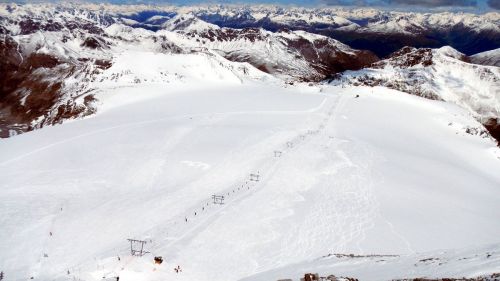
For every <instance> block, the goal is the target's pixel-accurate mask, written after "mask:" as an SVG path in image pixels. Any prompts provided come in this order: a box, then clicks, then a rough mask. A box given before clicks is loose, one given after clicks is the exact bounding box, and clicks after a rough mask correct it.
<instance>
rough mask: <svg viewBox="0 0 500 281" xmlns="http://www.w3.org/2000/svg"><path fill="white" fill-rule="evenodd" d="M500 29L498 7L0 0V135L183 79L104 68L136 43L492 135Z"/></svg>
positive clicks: (499, 74)
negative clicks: (410, 109)
mask: <svg viewBox="0 0 500 281" xmlns="http://www.w3.org/2000/svg"><path fill="white" fill-rule="evenodd" d="M499 26H500V15H499V14H498V13H489V14H484V15H472V14H462V13H460V14H453V13H441V14H418V13H391V12H382V11H377V10H361V9H356V10H340V9H302V8H289V9H283V8H279V7H271V6H251V7H240V6H227V7H226V6H208V7H202V6H196V7H170V6H164V7H151V6H126V5H125V6H113V5H108V6H102V5H91V4H85V5H83V4H82V5H63V6H57V5H15V4H1V5H0V37H1V40H0V67H1V69H2V71H3V73H2V75H1V77H0V83H1V92H0V136H1V137H9V136H11V135H13V134H17V133H22V132H26V131H30V130H33V129H36V128H41V127H43V126H45V125H52V124H57V123H60V122H63V121H64V120H67V119H72V118H77V117H83V116H87V115H91V114H94V113H95V112H96V111H97V110H98V107H97V104H98V103H99V97H98V94H97V93H98V92H99V91H100V89H101V88H102V85H104V84H106V83H108V82H110V83H111V82H113V81H122V82H123V81H125V80H126V81H132V82H134V83H140V82H141V81H147V80H155V79H157V80H158V81H163V82H165V81H168V82H169V83H170V82H174V81H177V82H179V81H184V80H185V79H187V78H189V76H190V75H192V73H189V72H186V73H184V74H182V75H181V73H180V72H175V73H173V74H172V73H171V74H172V75H170V74H168V75H167V74H165V73H166V72H165V73H164V72H161V73H162V74H161V75H160V74H158V73H152V74H151V73H150V74H151V75H152V76H151V75H150V76H151V77H148V75H149V74H148V75H146V74H145V73H141V72H140V71H142V70H139V69H132V70H126V71H125V70H123V71H121V72H119V73H117V72H113V71H112V70H109V69H110V68H111V69H113V65H114V64H115V63H116V60H117V57H120V54H122V53H123V52H124V51H126V50H127V51H129V50H135V49H138V50H141V51H146V52H151V53H168V54H178V55H186V56H187V55H189V56H191V55H199V56H202V57H203V59H202V61H204V63H208V64H207V65H204V66H203V67H206V68H207V69H211V70H212V71H213V73H223V72H224V73H225V72H226V71H230V72H231V73H233V74H231V75H234V77H238V79H242V78H241V77H253V78H252V79H264V77H272V78H273V79H274V78H277V79H278V80H279V81H282V82H285V83H297V82H311V83H323V82H325V81H331V82H332V83H344V82H345V83H348V84H351V85H369V86H377V85H379V86H386V87H389V88H395V89H398V90H401V91H405V92H408V93H411V94H416V95H420V96H423V97H427V98H432V99H440V100H445V101H450V102H453V103H456V104H459V105H460V106H462V107H465V108H467V109H469V110H470V112H471V113H472V114H473V115H474V116H475V117H476V118H477V119H478V120H479V121H481V122H482V123H483V124H485V125H486V126H487V128H488V129H489V130H490V133H491V134H492V135H493V136H495V137H496V138H497V139H499V137H498V123H499V122H498V120H500V119H499V118H500V113H499V112H498V105H499V104H500V97H498V93H499V83H500V82H499V79H500V72H499V70H498V67H497V66H498V65H499V57H500V56H499V52H498V48H499V47H500V27H499ZM443 45H450V46H451V47H450V46H447V47H442V48H441V49H435V48H434V47H441V46H443ZM423 47H425V48H423ZM433 48H434V49H433ZM480 51H481V53H478V54H476V55H473V56H469V55H470V54H474V53H476V52H480ZM483 51H484V52H483ZM184 67H185V68H186V69H189V68H190V67H192V66H191V65H189V66H187V65H185V66H184ZM181 69H182V67H181ZM259 70H260V71H259ZM166 71H167V72H168V69H167V70H166ZM148 73H149V72H148ZM266 75H267V76H266ZM186 77H187V78H186ZM265 79H270V78H265ZM457 81H458V82H457ZM127 83H129V82H127Z"/></svg>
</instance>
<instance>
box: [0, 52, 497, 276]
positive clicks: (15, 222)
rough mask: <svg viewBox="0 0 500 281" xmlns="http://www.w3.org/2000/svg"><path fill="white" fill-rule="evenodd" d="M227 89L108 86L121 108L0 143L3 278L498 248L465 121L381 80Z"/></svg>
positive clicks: (191, 271) (488, 182)
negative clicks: (363, 84) (135, 249)
mask: <svg viewBox="0 0 500 281" xmlns="http://www.w3.org/2000/svg"><path fill="white" fill-rule="evenodd" d="M138 59H140V58H138ZM123 63H126V62H123ZM120 64H122V63H120V62H117V63H115V64H114V66H119V65H120ZM123 68H125V67H123ZM235 85H236V86H232V85H225V86H224V85H221V84H218V85H217V86H214V85H212V86H210V87H208V86H206V85H205V84H202V83H199V84H198V85H196V86H195V88H192V89H186V90H183V89H177V90H173V89H175V87H167V86H165V85H153V84H145V83H141V84H138V85H136V86H135V87H125V88H115V89H111V88H110V89H108V90H107V91H106V93H105V94H106V96H108V97H110V98H115V99H116V101H117V100H121V99H122V98H128V97H133V98H136V100H135V101H132V102H129V103H122V104H119V103H115V102H114V101H111V100H108V101H104V102H105V103H108V104H110V105H114V106H111V107H108V108H107V109H106V110H105V111H103V112H101V113H100V114H97V115H95V117H93V118H88V119H83V120H77V121H75V122H69V123H65V124H62V125H60V126H54V127H47V128H44V129H42V130H37V131H34V132H31V133H29V134H23V135H20V136H15V137H13V138H9V139H5V140H2V141H1V143H0V174H2V181H1V182H0V190H1V191H2V192H0V200H1V202H4V204H1V205H0V208H1V209H0V223H1V225H2V231H0V241H1V243H0V267H1V268H2V270H3V271H4V272H5V276H6V278H7V279H6V280H11V279H13V280H22V279H28V278H31V277H33V278H34V279H35V280H72V279H77V280H86V281H91V280H103V278H104V279H105V280H106V279H108V280H112V279H113V278H115V277H116V276H120V280H122V281H123V280H125V281H126V280H134V281H140V280H166V279H169V280H217V281H221V280H222V281H224V280H238V279H240V278H244V277H246V276H251V275H254V274H257V273H259V272H264V271H267V270H271V269H275V268H278V267H281V266H286V265H289V264H295V263H298V262H302V261H304V260H310V259H315V258H320V257H322V256H325V255H328V254H330V253H349V254H350V253H353V254H367V253H373V254H399V255H405V254H410V253H413V252H423V251H432V250H436V249H441V248H449V249H454V248H461V247H466V246H467V247H475V246H477V245H483V244H489V243H498V233H499V231H500V228H499V227H500V226H499V224H498V223H497V222H498V218H499V216H500V213H499V209H498V208H497V203H498V201H499V200H500V189H499V188H498V187H499V186H500V176H499V174H498V173H497V172H496V171H497V170H498V167H499V166H500V159H499V157H500V155H499V151H498V148H496V147H495V144H494V142H493V141H492V140H491V139H489V138H487V137H486V138H484V137H481V136H478V135H471V134H467V133H466V132H465V129H466V128H480V126H481V125H480V124H479V123H478V122H477V121H475V120H474V119H473V118H471V116H470V115H469V114H468V113H467V112H466V111H464V110H462V109H460V108H458V107H456V106H453V105H450V104H447V103H444V102H438V101H431V100H427V99H422V98H419V97H415V96H410V95H407V94H404V93H400V92H396V91H393V90H388V89H386V88H375V89H373V93H372V92H371V91H372V89H370V88H360V87H356V88H346V89H342V88H338V87H333V88H332V87H330V86H326V87H325V88H324V89H323V90H322V91H321V92H320V91H318V90H319V89H318V88H314V87H313V88H303V89H302V90H301V89H300V88H298V87H293V88H290V89H288V90H287V89H283V88H281V87H272V86H269V85H268V84H260V85H259V84H254V85H240V84H238V83H237V84H235ZM103 94H104V93H103ZM356 95H359V97H358V98H356ZM429 134H431V135H432V137H429ZM274 151H281V152H282V155H281V157H275V153H274ZM251 173H255V174H259V175H260V177H259V181H258V182H254V181H250V177H249V174H251ZM212 194H219V195H225V196H226V200H225V204H224V205H222V206H220V205H214V204H212V203H211V196H212ZM127 238H136V239H144V240H146V241H148V243H147V244H146V250H147V251H149V252H151V253H149V254H146V255H145V256H143V257H133V256H130V253H129V245H128V242H127V240H126V239H127ZM481 251H482V250H478V252H481ZM494 251H495V252H496V251H497V250H494ZM20 253H22V254H20ZM154 256H162V257H163V258H164V263H162V264H161V265H155V264H154V263H153V257H154ZM495 258H496V255H495ZM463 262H464V263H468V261H467V260H464V261H463ZM177 265H179V266H180V267H181V268H182V270H183V271H182V273H180V274H176V273H175V272H174V271H173V268H174V267H176V266H177ZM478 266H480V264H479V263H478ZM402 268H403V269H401V270H404V265H402ZM487 268H489V267H484V269H485V270H486V269H487ZM298 269H299V267H297V270H298ZM418 269H419V268H416V269H415V270H416V272H417V273H418ZM423 272H424V273H425V272H429V271H423ZM464 272H465V271H464ZM292 273H293V275H295V271H294V272H290V274H292ZM417 273H415V274H417ZM425 274H426V275H427V273H425ZM467 274H468V275H472V274H475V272H473V271H468V273H467ZM412 276H414V275H412ZM429 276H432V275H431V274H430V273H429ZM285 277H292V276H290V275H288V274H287V275H286V276H285Z"/></svg>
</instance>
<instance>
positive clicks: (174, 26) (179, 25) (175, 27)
mask: <svg viewBox="0 0 500 281" xmlns="http://www.w3.org/2000/svg"><path fill="white" fill-rule="evenodd" d="M162 28H163V29H165V30H168V31H184V32H203V31H206V30H211V29H218V28H219V27H218V26H217V25H215V24H210V23H208V22H205V21H203V20H201V19H199V18H198V17H196V16H195V15H194V14H193V13H186V14H178V15H177V16H175V17H173V18H171V19H170V20H168V21H167V22H165V23H164V24H162Z"/></svg>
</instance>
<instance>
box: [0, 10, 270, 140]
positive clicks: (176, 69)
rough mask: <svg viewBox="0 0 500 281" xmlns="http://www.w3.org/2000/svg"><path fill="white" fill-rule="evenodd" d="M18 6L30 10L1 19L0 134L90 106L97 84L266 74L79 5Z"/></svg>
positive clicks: (82, 112)
mask: <svg viewBox="0 0 500 281" xmlns="http://www.w3.org/2000/svg"><path fill="white" fill-rule="evenodd" d="M36 7H38V6H36ZM23 11H26V12H28V11H29V12H30V13H27V14H26V15H25V14H22V13H21V14H14V15H12V14H8V13H7V14H6V17H4V18H1V19H0V26H2V27H5V32H4V34H1V35H0V37H1V38H0V39H1V41H0V58H1V59H2V60H1V64H2V65H1V66H2V69H3V70H4V73H3V75H2V77H1V78H0V79H1V83H2V85H5V86H3V91H4V93H3V94H2V96H0V101H1V102H0V136H1V137H9V136H11V135H15V134H18V133H22V132H25V131H31V130H33V129H37V128H41V127H43V126H47V125H53V124H57V123H61V122H63V121H64V120H67V119H73V118H79V117H85V116H88V115H91V114H94V113H95V112H97V111H98V110H99V106H98V105H99V99H98V97H97V95H96V94H97V93H99V92H101V91H102V90H103V88H102V87H104V88H109V87H124V86H126V85H130V83H140V82H146V83H163V84H169V83H177V82H181V84H189V83H194V81H198V82H199V81H206V82H207V83H210V81H212V80H214V79H215V80H217V81H220V82H221V81H223V80H227V81H228V82H229V83H232V82H231V81H234V79H236V80H237V81H238V82H239V83H244V81H250V80H262V79H272V78H271V77H270V76H269V75H267V74H265V73H263V72H261V71H258V70H257V69H255V68H254V67H252V66H251V65H249V64H247V63H244V62H243V63H233V62H231V61H228V60H226V59H224V58H223V57H221V56H220V55H218V54H217V53H216V52H212V51H210V50H208V49H204V50H200V49H196V50H193V49H192V48H187V47H185V46H182V47H183V48H181V47H180V46H177V45H176V44H175V42H172V41H169V40H167V39H166V37H165V36H164V35H162V36H160V35H158V34H156V33H154V32H151V31H148V30H145V29H141V28H132V27H128V26H125V25H123V24H119V23H113V24H111V25H109V24H110V22H114V21H113V19H110V21H109V22H103V21H104V20H103V19H102V18H100V17H97V16H96V15H95V14H93V13H91V12H89V14H87V13H86V11H85V10H82V11H81V10H77V11H73V12H74V13H71V12H70V11H68V10H65V9H63V10H62V11H63V12H62V13H56V12H57V11H58V10H57V9H48V10H43V9H42V10H41V11H38V12H37V13H35V12H34V11H32V10H31V9H26V10H23ZM35 11H37V10H35ZM47 13H48V14H49V15H51V13H52V14H54V13H55V14H56V16H55V17H54V18H50V17H49V16H48V15H47ZM104 18H105V17H104ZM209 26H210V25H209ZM170 37H172V36H170ZM127 60H130V61H133V63H130V64H129V65H128V66H127V68H123V69H120V67H121V66H114V64H115V63H116V62H123V61H127Z"/></svg>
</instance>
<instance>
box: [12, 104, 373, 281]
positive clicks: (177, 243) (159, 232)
mask: <svg viewBox="0 0 500 281" xmlns="http://www.w3.org/2000/svg"><path fill="white" fill-rule="evenodd" d="M329 99H332V98H331V97H325V98H324V99H323V101H322V102H321V103H320V105H319V106H317V107H314V108H311V109H307V110H301V111H258V112H256V111H248V112H247V111H238V112H226V113H212V114H209V115H224V116H228V115H235V114H255V113H259V114H307V113H309V114H310V113H317V112H318V111H320V110H321V109H322V108H323V107H324V106H325V105H326V103H327V101H328V100H329ZM339 100H342V97H341V96H340V95H338V96H337V98H336V100H334V104H333V106H332V107H331V108H330V109H329V111H328V114H327V115H326V114H324V115H326V116H325V117H324V118H323V120H322V121H321V123H320V124H319V125H316V126H315V127H316V128H312V129H309V130H308V131H306V132H304V133H301V134H299V135H297V136H296V137H295V138H293V139H291V140H289V141H288V142H287V143H284V144H283V145H282V147H278V148H276V150H279V151H282V155H281V156H280V157H275V156H274V155H273V150H270V151H269V155H270V156H269V158H268V159H264V160H263V161H264V163H263V164H262V165H261V166H260V167H259V169H258V171H249V174H250V173H258V174H259V175H260V180H259V181H258V182H255V181H251V180H250V178H245V179H242V180H241V181H240V184H237V185H234V186H233V185H232V186H229V187H227V188H226V189H224V190H223V191H222V192H219V193H218V194H220V195H224V196H225V201H224V205H222V206H221V205H214V204H213V203H212V199H211V198H207V199H206V200H204V201H201V202H196V203H194V204H193V205H192V206H191V207H189V208H186V211H185V212H184V213H183V215H180V216H177V217H175V218H173V219H171V220H169V221H168V222H165V223H164V224H162V225H161V227H156V228H155V229H152V230H149V231H146V232H145V233H147V237H150V239H151V241H148V242H152V244H150V246H149V248H148V249H149V250H151V251H154V252H155V253H157V254H158V253H160V254H159V255H162V256H163V257H164V258H167V259H168V260H170V261H171V260H172V259H174V260H175V256H176V254H175V253H176V252H177V251H180V248H181V247H182V245H184V244H186V243H188V241H189V240H190V239H192V238H193V237H194V236H195V235H196V233H197V230H200V229H203V228H206V227H207V225H209V224H210V223H211V222H213V221H215V220H216V218H217V217H220V216H223V215H224V212H225V211H226V210H227V209H230V208H234V207H236V205H235V204H237V203H238V202H241V201H243V200H245V199H246V198H248V197H250V196H252V195H253V194H255V193H256V192H258V191H259V190H260V189H262V188H266V183H267V182H268V181H269V179H270V178H272V176H273V174H274V173H275V172H276V170H279V166H280V163H281V162H283V161H285V160H284V159H286V157H288V156H289V155H291V154H293V153H296V152H297V151H298V150H300V148H301V147H303V146H306V145H309V146H317V145H318V143H322V142H329V141H331V138H330V135H329V134H327V133H326V132H325V130H326V129H328V126H327V125H328V123H331V122H332V121H334V120H335V119H336V118H337V114H334V113H336V111H335V108H336V107H338V106H339V103H340V102H339ZM192 116H198V117H199V116H206V114H200V115H183V116H172V117H168V118H169V119H170V118H182V117H192ZM166 119H167V118H162V119H157V120H149V121H142V122H136V123H131V124H124V125H120V126H114V127H110V128H107V129H103V130H98V131H95V132H91V133H88V134H84V135H81V136H77V137H75V138H80V137H86V136H90V135H93V134H97V133H101V132H105V131H109V130H115V129H121V128H125V127H130V126H137V125H141V124H145V123H151V122H160V121H163V120H166ZM75 138H71V139H67V140H64V141H61V142H58V143H55V144H51V145H49V146H46V147H44V148H40V149H48V148H50V147H52V146H54V145H57V144H59V143H63V142H67V141H71V140H73V139H75ZM290 144H291V145H290ZM38 151H39V150H37V151H34V152H32V153H36V152H38ZM334 151H335V153H337V154H338V155H342V157H343V158H344V161H346V162H347V163H349V159H347V158H346V156H345V154H343V153H342V151H341V150H339V149H338V148H337V147H336V148H335V149H334ZM32 153H30V154H32ZM24 156H27V155H24ZM14 160H16V159H11V160H9V161H14ZM350 165H352V163H350ZM347 166H349V164H347ZM158 169H159V168H158ZM149 182H150V185H152V184H153V182H154V179H150V181H149ZM343 193H345V194H349V195H355V197H360V198H357V199H356V198H355V199H354V200H355V201H356V203H354V204H355V206H356V208H357V209H360V208H363V205H365V204H366V203H368V202H367V201H366V198H365V197H366V195H365V194H361V196H359V194H358V195H356V192H354V191H353V192H343ZM324 195H328V193H325V194H324ZM330 196H332V195H330ZM350 199H352V198H349V200H350ZM336 200H338V201H339V202H341V201H342V200H346V198H342V197H337V198H336ZM329 205H330V204H329ZM331 205H335V204H331ZM324 211H326V209H324V208H323V209H322V208H319V209H318V212H319V213H322V212H324ZM358 211H359V210H353V211H351V212H350V213H349V214H347V215H346V218H345V219H339V221H342V224H341V225H338V226H336V228H337V229H341V228H339V227H342V226H343V224H351V225H353V226H352V227H351V228H350V232H349V233H348V234H342V236H341V237H340V238H341V240H340V241H339V242H338V243H337V244H339V245H340V248H342V246H343V245H344V244H345V243H347V242H349V241H352V240H353V239H357V238H359V237H360V236H362V235H363V229H365V228H366V227H367V223H366V222H365V220H368V221H369V218H365V217H361V216H360V217H359V221H358V222H356V223H352V221H351V222H348V221H347V220H348V219H349V220H352V219H353V218H356V217H358V216H357V214H358V213H357V212H358ZM195 212H196V215H194V214H195ZM317 217H318V218H320V217H321V216H319V215H318V216H317ZM186 219H187V222H186ZM322 225H324V224H322ZM299 244H300V241H299ZM158 250H160V251H158ZM172 253H174V254H172ZM110 258H112V257H110ZM132 259H133V257H132ZM130 262H132V261H131V260H129V259H127V260H125V264H123V263H122V264H121V265H120V263H118V264H117V265H115V266H113V269H112V270H109V269H108V270H106V269H104V268H102V272H103V273H104V274H103V278H110V277H113V276H115V275H116V274H117V270H116V269H117V268H118V267H120V268H126V266H125V265H126V264H128V263H130ZM87 267H90V265H85V264H80V265H74V266H73V267H71V268H72V270H71V271H74V272H79V271H80V269H81V268H87ZM74 277H75V278H79V277H77V276H74Z"/></svg>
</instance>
